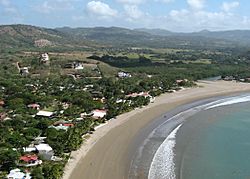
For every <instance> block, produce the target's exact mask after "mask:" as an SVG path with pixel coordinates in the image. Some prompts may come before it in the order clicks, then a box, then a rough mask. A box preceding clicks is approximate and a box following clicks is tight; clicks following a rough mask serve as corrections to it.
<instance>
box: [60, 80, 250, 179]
mask: <svg viewBox="0 0 250 179" xmlns="http://www.w3.org/2000/svg"><path fill="white" fill-rule="evenodd" d="M198 85H199V86H200V87H198V88H191V89H185V90H182V91H178V92H175V93H170V94H163V95H161V96H160V97H157V98H156V100H155V102H154V103H151V104H149V105H148V106H146V107H143V108H140V109H136V110H133V111H131V112H129V113H126V114H122V115H120V116H118V117H117V118H116V119H113V120H111V121H109V122H108V124H106V125H104V126H102V127H100V128H98V129H97V130H96V131H95V132H94V134H93V135H91V137H90V138H89V139H88V140H87V141H86V142H85V143H84V144H83V145H82V147H81V148H80V149H79V150H78V151H75V152H72V154H71V157H72V159H70V161H69V162H68V164H67V166H66V168H65V174H64V176H63V179H126V178H128V171H129V167H130V162H131V161H130V160H131V156H132V155H133V154H131V145H133V139H134V138H135V136H136V135H137V134H138V132H139V131H140V129H143V128H145V127H146V126H147V125H148V124H149V123H150V122H152V121H153V120H154V119H156V118H158V117H159V116H161V115H162V114H164V113H165V112H167V111H170V110H171V109H174V108H176V107H177V106H180V105H183V104H187V103H190V102H193V101H196V100H200V99H205V98H209V97H213V96H223V95H229V94H233V93H237V92H244V91H250V84H246V83H245V84H244V83H236V82H225V81H216V82H209V81H200V82H199V83H198ZM142 178H145V177H142Z"/></svg>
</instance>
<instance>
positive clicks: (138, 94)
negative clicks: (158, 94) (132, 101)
mask: <svg viewBox="0 0 250 179" xmlns="http://www.w3.org/2000/svg"><path fill="white" fill-rule="evenodd" d="M140 96H142V97H144V98H149V100H150V102H154V100H155V97H153V96H151V95H150V94H149V92H140V93H131V94H128V95H126V97H127V98H136V97H140Z"/></svg>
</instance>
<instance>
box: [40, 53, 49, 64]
mask: <svg viewBox="0 0 250 179" xmlns="http://www.w3.org/2000/svg"><path fill="white" fill-rule="evenodd" d="M40 62H41V63H44V64H48V63H49V54H48V53H43V54H41V55H40Z"/></svg>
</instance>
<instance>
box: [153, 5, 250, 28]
mask: <svg viewBox="0 0 250 179" xmlns="http://www.w3.org/2000/svg"><path fill="white" fill-rule="evenodd" d="M158 21H159V22H160V21H161V22H167V23H166V25H165V26H164V24H165V23H161V24H160V27H161V28H166V29H169V30H173V31H189V32H190V31H192V32H193V31H200V30H203V29H208V30H229V29H235V28H236V27H237V28H238V29H246V28H249V27H250V18H249V17H243V16H240V15H237V14H233V13H228V12H225V11H218V12H210V11H205V10H197V11H193V10H187V9H182V10H172V11H171V12H170V13H169V15H168V16H166V17H164V18H163V17H162V18H160V19H159V20H158Z"/></svg>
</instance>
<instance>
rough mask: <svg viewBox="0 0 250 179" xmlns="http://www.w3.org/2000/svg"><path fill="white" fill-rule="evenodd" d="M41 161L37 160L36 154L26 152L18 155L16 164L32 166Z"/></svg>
mask: <svg viewBox="0 0 250 179" xmlns="http://www.w3.org/2000/svg"><path fill="white" fill-rule="evenodd" d="M42 163H43V162H42V160H39V159H38V156H37V155H36V154H26V155H23V156H21V157H20V160H19V163H18V166H24V167H33V166H37V165H40V164H42Z"/></svg>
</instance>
